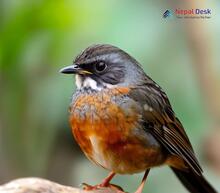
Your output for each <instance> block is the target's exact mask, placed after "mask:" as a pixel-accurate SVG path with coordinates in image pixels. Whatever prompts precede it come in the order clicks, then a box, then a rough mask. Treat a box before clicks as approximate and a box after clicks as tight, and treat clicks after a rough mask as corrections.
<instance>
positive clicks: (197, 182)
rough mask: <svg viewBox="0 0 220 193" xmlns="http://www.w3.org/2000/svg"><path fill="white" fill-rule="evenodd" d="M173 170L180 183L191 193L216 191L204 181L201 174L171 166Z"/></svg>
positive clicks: (211, 192) (212, 192)
mask: <svg viewBox="0 0 220 193" xmlns="http://www.w3.org/2000/svg"><path fill="white" fill-rule="evenodd" d="M171 169H172V170H173V172H174V173H175V174H176V176H177V177H178V178H179V180H180V181H181V182H182V184H183V185H184V186H185V187H186V188H187V189H188V190H189V192H191V193H217V191H216V190H215V189H214V188H213V187H212V186H211V185H210V184H209V183H208V182H207V181H206V179H205V178H204V177H203V176H202V175H201V176H199V175H197V174H195V173H194V172H193V171H187V172H185V171H181V170H178V169H175V168H173V167H171Z"/></svg>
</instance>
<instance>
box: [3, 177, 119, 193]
mask: <svg viewBox="0 0 220 193" xmlns="http://www.w3.org/2000/svg"><path fill="white" fill-rule="evenodd" d="M88 192H89V193H118V192H122V191H119V190H117V189H116V188H114V187H111V188H100V189H97V190H93V191H86V190H82V189H79V188H74V187H70V186H64V185H60V184H58V183H55V182H52V181H49V180H45V179H41V178H21V179H16V180H13V181H11V182H8V183H7V184H3V185H2V186H0V193H88Z"/></svg>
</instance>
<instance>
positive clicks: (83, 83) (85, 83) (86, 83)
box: [76, 74, 115, 91]
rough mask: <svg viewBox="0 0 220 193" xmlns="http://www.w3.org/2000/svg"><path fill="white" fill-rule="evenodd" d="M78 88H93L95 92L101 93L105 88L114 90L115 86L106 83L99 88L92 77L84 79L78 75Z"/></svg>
mask: <svg viewBox="0 0 220 193" xmlns="http://www.w3.org/2000/svg"><path fill="white" fill-rule="evenodd" d="M76 86H77V88H78V89H81V88H83V87H84V88H91V89H93V90H97V91H100V90H102V89H103V87H105V88H114V87H115V86H114V85H112V84H106V83H104V84H103V86H98V84H97V82H96V81H95V80H93V79H92V78H90V77H86V78H83V77H82V76H80V75H78V74H76Z"/></svg>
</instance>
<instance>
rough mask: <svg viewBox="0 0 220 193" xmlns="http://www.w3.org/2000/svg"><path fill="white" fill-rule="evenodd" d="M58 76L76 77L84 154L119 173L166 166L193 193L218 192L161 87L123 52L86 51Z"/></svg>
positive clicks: (75, 127) (75, 122)
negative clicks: (206, 174)
mask: <svg viewBox="0 0 220 193" xmlns="http://www.w3.org/2000/svg"><path fill="white" fill-rule="evenodd" d="M60 72H62V73H65V74H75V75H76V76H75V78H76V86H77V90H76V92H75V93H74V94H73V97H72V102H71V105H70V125H71V128H72V132H73V135H74V137H75V139H76V141H77V143H78V144H79V146H80V147H81V149H82V150H83V152H84V153H85V155H86V156H87V157H88V158H89V159H90V160H91V161H93V162H94V163H96V164H97V165H99V166H101V167H103V168H105V169H107V170H109V171H111V173H110V174H109V176H108V177H107V178H105V179H104V180H103V182H102V183H101V184H99V185H96V186H89V185H88V186H87V188H88V189H95V188H99V187H107V186H109V185H110V180H111V179H112V178H113V176H114V175H115V174H116V173H119V174H133V173H138V172H143V171H145V175H144V177H143V180H142V183H141V184H140V186H139V187H138V189H137V191H136V193H141V192H142V191H143V187H144V183H145V181H146V178H147V175H148V172H149V170H150V169H151V168H153V167H156V166H161V165H168V166H170V168H171V169H172V170H173V172H174V173H175V174H176V176H177V177H178V178H179V179H180V181H181V182H182V183H183V185H184V186H185V187H186V188H187V189H188V190H189V192H192V193H214V192H216V191H215V190H214V189H213V188H212V186H211V185H210V184H209V183H208V182H207V181H206V179H205V178H204V176H203V175H202V169H201V166H200V165H199V163H198V160H197V159H196V156H195V153H194V151H193V148H192V145H191V143H190V141H189V138H188V137H187V135H186V132H185V131H184V128H183V126H182V124H181V123H180V121H179V119H178V118H177V117H176V116H175V113H174V111H173V110H172V107H171V105H170V102H169V100H168V98H167V95H166V94H165V92H164V91H163V90H162V88H161V87H160V86H159V85H158V84H157V83H155V82H154V81H153V80H152V79H151V78H150V77H149V76H147V75H146V74H145V72H144V71H143V69H142V67H141V65H140V64H139V63H138V62H137V61H136V60H135V59H134V58H133V57H131V56H130V55H129V54H127V53H126V52H124V51H123V50H121V49H119V48H117V47H115V46H112V45H107V44H98V45H93V46H90V47H88V48H86V49H85V50H84V51H83V52H82V53H81V54H79V55H78V56H77V57H76V59H75V60H74V62H73V64H72V65H70V66H67V67H64V68H63V69H61V70H60Z"/></svg>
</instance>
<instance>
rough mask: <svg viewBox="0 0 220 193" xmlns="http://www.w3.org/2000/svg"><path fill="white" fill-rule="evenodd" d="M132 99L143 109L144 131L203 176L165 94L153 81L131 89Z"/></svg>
mask: <svg viewBox="0 0 220 193" xmlns="http://www.w3.org/2000/svg"><path fill="white" fill-rule="evenodd" d="M130 97H132V98H133V99H134V100H136V101H138V102H139V103H141V105H142V107H143V122H144V129H145V130H147V131H148V132H150V133H151V134H152V135H153V136H154V137H155V138H156V139H157V140H158V141H159V142H160V143H161V144H162V146H163V147H165V149H167V150H168V152H170V154H173V155H177V156H179V157H181V158H182V159H183V160H184V161H185V162H186V163H187V165H188V166H189V167H190V168H191V169H192V170H193V171H194V172H195V173H197V174H201V172H202V169H201V167H200V165H199V163H198V160H197V159H196V157H195V154H194V152H193V148H192V145H191V143H190V141H189V139H188V137H187V135H186V132H185V130H184V128H183V126H182V124H181V123H180V121H179V120H178V118H177V117H176V116H175V113H174V112H173V110H172V107H171V105H170V102H169V100H168V98H167V96H166V94H165V92H164V91H163V90H162V89H161V88H160V87H159V86H158V85H157V84H156V83H155V82H154V81H153V80H150V81H149V80H148V81H147V82H146V83H145V84H144V85H141V86H139V87H135V88H133V89H131V92H130Z"/></svg>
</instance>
